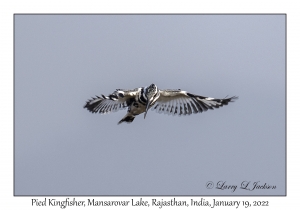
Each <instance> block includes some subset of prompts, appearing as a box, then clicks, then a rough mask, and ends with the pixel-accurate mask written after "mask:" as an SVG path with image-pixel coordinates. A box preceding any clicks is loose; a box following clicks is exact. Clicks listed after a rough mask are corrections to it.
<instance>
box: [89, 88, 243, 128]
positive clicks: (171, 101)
mask: <svg viewBox="0 0 300 210" xmlns="http://www.w3.org/2000/svg"><path fill="white" fill-rule="evenodd" d="M237 98H238V97H236V96H233V97H230V98H223V99H216V98H210V97H205V96H199V95H195V94H191V93H188V92H186V91H182V90H180V89H177V90H159V89H158V88H157V86H156V85H155V84H151V85H150V86H148V87H141V88H136V89H133V90H124V89H117V90H116V91H114V92H113V93H112V94H110V95H108V96H104V95H102V97H99V96H96V97H95V98H92V99H90V100H88V101H87V102H86V104H85V105H84V108H86V109H88V110H89V111H90V112H92V113H101V114H106V113H109V112H115V111H118V110H120V109H125V108H128V111H127V114H126V115H125V116H124V117H123V119H121V120H120V121H119V123H118V124H120V123H122V122H127V123H131V122H132V121H133V120H134V118H135V116H137V115H139V114H142V113H145V114H144V118H146V115H147V112H148V110H149V109H150V108H152V110H156V111H157V112H158V113H165V114H172V115H179V116H181V115H190V114H197V113H201V112H203V111H207V110H208V109H212V110H213V109H214V108H219V107H222V106H223V105H227V104H228V103H229V102H233V101H234V100H235V99H237Z"/></svg>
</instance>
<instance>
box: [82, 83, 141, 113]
mask: <svg viewBox="0 0 300 210" xmlns="http://www.w3.org/2000/svg"><path fill="white" fill-rule="evenodd" d="M138 91H139V89H138V88H136V89H134V90H123V89H117V90H116V91H115V92H113V93H112V94H110V95H108V96H104V95H102V97H100V96H96V98H94V97H92V99H90V100H88V101H87V102H86V104H85V105H84V107H83V108H86V109H87V110H89V111H90V112H92V113H97V112H98V113H100V114H105V113H109V112H116V111H118V110H120V109H124V108H126V107H128V106H129V105H130V104H131V103H132V101H134V98H135V96H136V94H137V93H138Z"/></svg>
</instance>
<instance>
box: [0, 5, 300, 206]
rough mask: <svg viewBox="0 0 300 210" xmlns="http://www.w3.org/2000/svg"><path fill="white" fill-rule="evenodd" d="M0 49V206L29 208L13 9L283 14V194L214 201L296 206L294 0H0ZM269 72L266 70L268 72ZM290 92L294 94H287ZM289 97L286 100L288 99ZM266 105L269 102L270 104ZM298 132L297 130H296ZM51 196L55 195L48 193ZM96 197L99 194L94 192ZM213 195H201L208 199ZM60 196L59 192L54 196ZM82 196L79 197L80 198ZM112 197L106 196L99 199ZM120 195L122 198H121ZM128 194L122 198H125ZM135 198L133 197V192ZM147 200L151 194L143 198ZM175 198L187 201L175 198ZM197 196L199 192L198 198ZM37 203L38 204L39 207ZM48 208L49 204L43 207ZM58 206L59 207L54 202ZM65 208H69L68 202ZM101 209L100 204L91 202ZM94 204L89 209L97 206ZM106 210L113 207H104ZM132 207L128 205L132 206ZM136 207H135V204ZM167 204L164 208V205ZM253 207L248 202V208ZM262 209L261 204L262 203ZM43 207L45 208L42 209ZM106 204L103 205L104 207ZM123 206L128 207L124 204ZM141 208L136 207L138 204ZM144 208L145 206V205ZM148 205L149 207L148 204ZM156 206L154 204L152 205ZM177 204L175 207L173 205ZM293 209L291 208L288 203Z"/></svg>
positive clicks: (296, 35) (296, 11)
mask: <svg viewBox="0 0 300 210" xmlns="http://www.w3.org/2000/svg"><path fill="white" fill-rule="evenodd" d="M0 5H1V6H0V7H1V8H0V10H1V13H0V15H1V18H0V20H1V21H0V24H1V33H0V34H1V39H0V42H1V45H0V46H1V48H0V53H1V54H0V58H1V62H0V67H1V68H0V69H1V70H0V92H1V95H0V96H1V109H0V116H1V118H0V119H1V120H0V123H1V127H0V128H1V129H0V131H1V132H0V135H1V138H0V140H1V141H0V142H1V145H0V164H1V173H0V176H1V177H0V207H1V209H31V208H35V207H32V206H31V197H14V196H13V14H14V13H286V14H287V43H288V46H287V50H288V51H287V55H288V57H287V61H288V62H287V67H288V71H287V82H288V85H287V87H288V94H287V96H288V99H289V98H290V99H292V101H291V103H288V107H287V125H288V129H287V131H288V133H287V137H288V138H287V149H288V155H287V158H288V167H287V168H288V173H287V175H288V177H287V180H288V181H287V183H288V186H287V189H288V191H287V197H216V199H218V200H240V201H242V200H248V201H254V200H269V202H270V205H271V206H270V208H271V209H283V208H285V207H294V206H298V202H297V201H298V200H299V198H298V197H299V196H297V194H298V192H299V188H298V187H299V181H298V179H297V178H298V177H299V171H300V170H299V169H298V165H299V161H298V159H299V155H298V151H299V150H298V149H299V139H298V138H297V137H298V136H299V134H298V133H299V132H297V130H299V128H298V127H299V126H298V124H297V119H299V117H298V112H297V109H296V108H297V106H298V103H297V102H298V97H297V96H298V95H299V88H298V84H299V82H298V81H299V79H298V76H299V73H298V72H299V70H300V69H299V62H300V59H299V55H300V53H299V49H300V46H299V42H300V41H299V37H300V33H299V25H300V24H299V20H300V18H299V17H300V15H299V9H297V8H299V7H297V5H298V4H297V3H296V1H270V0H268V1H262V0H251V1H248V0H247V1H241V0H235V1H229V0H214V1H208V0H206V1H200V0H192V1H188V0H185V1H183V0H182V1H178V0H173V1H169V0H168V1H163V0H151V1H142V0H127V1H126V0H117V1H116V0H111V1H101V0H97V1H96V0H95V1H91V0H86V1H81V2H79V1H63V0H59V1H58V0H52V1H38V0H27V1H21V0H12V1H8V0H4V1H1V4H0ZM270 76H271V75H270ZM289 96H292V97H293V98H291V97H289ZM288 101H289V100H288ZM270 106H271V104H270ZM297 134H298V135H297ZM53 198H54V197H53ZM96 198H97V200H100V197H96ZM213 198H214V197H205V199H206V200H212V199H213ZM58 199H60V200H63V197H58ZM80 199H81V200H86V199H87V198H85V197H81V198H79V200H80ZM104 199H105V200H116V199H117V198H116V197H105V198H103V200H104ZM120 199H122V198H120ZM128 199H131V198H130V197H126V200H128ZM135 199H137V197H135ZM146 199H147V200H150V199H151V198H146ZM179 199H180V200H189V198H187V197H180V198H179ZM197 199H199V197H197ZM40 208H41V207H40ZM46 208H47V209H48V208H49V207H46ZM55 208H59V207H55ZM67 208H70V209H71V207H67ZM96 208H104V207H96ZM96 208H93V209H96ZM109 208H110V209H116V208H113V207H109ZM131 208H133V207H131ZM137 208H138V207H137ZM163 208H167V207H163ZM252 208H253V207H252ZM264 208H266V207H264ZM43 209H44V208H43ZM104 209H106V208H104ZM127 209H128V208H127ZM138 209H140V208H138ZM147 209H149V208H147ZM150 209H151V208H150ZM156 209H157V208H156ZM175 209H176V208H175ZM292 209H295V208H292Z"/></svg>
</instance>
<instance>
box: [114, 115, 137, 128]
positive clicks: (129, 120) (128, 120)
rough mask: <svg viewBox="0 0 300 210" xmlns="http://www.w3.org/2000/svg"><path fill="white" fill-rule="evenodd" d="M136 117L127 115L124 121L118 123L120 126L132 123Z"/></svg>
mask: <svg viewBox="0 0 300 210" xmlns="http://www.w3.org/2000/svg"><path fill="white" fill-rule="evenodd" d="M134 118H135V116H134V115H132V114H130V113H127V114H126V115H125V116H124V117H123V118H122V120H120V121H119V122H118V125H119V124H120V123H122V122H127V123H132V121H133V120H134Z"/></svg>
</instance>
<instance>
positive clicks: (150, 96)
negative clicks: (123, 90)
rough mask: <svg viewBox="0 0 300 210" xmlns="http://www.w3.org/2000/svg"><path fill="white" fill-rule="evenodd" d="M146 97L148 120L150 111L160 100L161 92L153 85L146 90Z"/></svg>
mask: <svg viewBox="0 0 300 210" xmlns="http://www.w3.org/2000/svg"><path fill="white" fill-rule="evenodd" d="M145 96H146V100H147V102H146V111H145V115H144V118H146V115H147V112H148V109H149V108H150V107H151V106H152V105H153V104H154V103H155V102H156V100H157V99H158V98H159V90H158V88H157V86H156V85H155V84H151V85H149V86H148V87H146V88H145Z"/></svg>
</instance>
